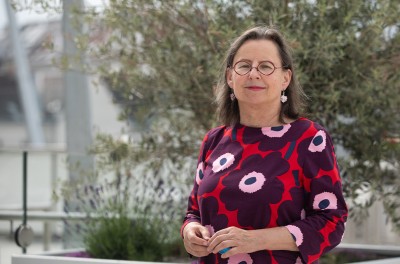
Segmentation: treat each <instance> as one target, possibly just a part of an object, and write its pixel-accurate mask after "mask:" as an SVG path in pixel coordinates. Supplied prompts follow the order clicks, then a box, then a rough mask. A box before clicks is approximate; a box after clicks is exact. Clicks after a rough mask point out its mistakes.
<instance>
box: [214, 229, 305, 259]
mask: <svg viewBox="0 0 400 264" xmlns="http://www.w3.org/2000/svg"><path fill="white" fill-rule="evenodd" d="M223 249H229V250H228V251H226V250H224V251H222V252H221V253H222V254H221V257H222V258H229V257H230V256H233V255H236V254H239V253H252V252H255V251H259V250H290V251H298V250H299V249H298V248H297V246H296V243H295V241H294V239H293V237H292V235H291V234H290V232H289V231H288V229H287V228H286V227H282V226H281V227H273V228H264V229H256V230H244V229H240V228H237V227H233V226H232V227H228V228H225V229H222V230H219V231H218V232H216V233H215V234H214V235H213V236H212V237H211V238H210V240H208V248H207V250H208V252H210V253H211V252H212V253H214V254H216V253H218V252H219V251H221V250H223Z"/></svg>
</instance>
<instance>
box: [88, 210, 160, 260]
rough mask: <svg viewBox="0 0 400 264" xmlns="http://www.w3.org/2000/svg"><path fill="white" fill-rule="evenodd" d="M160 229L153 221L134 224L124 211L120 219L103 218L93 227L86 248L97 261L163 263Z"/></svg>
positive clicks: (89, 231)
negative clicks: (116, 260) (99, 259)
mask: <svg viewBox="0 0 400 264" xmlns="http://www.w3.org/2000/svg"><path fill="white" fill-rule="evenodd" d="M112 209H115V208H112ZM159 228H160V226H157V225H156V224H155V222H152V221H151V220H149V218H142V219H141V218H138V219H135V220H131V219H130V218H129V217H128V215H127V214H126V213H124V212H123V210H121V211H120V213H119V214H118V217H102V218H100V219H98V220H95V221H93V223H92V225H89V228H88V231H87V232H86V233H85V239H84V243H85V248H86V251H87V252H88V253H89V254H90V255H91V256H92V257H94V258H103V259H120V260H145V261H161V260H162V259H163V253H164V252H163V243H162V241H160V240H159Z"/></svg>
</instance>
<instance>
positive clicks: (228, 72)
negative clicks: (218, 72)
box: [226, 68, 233, 88]
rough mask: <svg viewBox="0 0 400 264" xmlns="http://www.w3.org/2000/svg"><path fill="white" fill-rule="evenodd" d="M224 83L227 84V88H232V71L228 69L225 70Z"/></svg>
mask: <svg viewBox="0 0 400 264" xmlns="http://www.w3.org/2000/svg"><path fill="white" fill-rule="evenodd" d="M226 82H227V83H228V85H229V87H231V88H232V87H233V81H232V70H231V69H230V68H228V69H226Z"/></svg>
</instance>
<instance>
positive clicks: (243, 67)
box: [233, 61, 286, 75]
mask: <svg viewBox="0 0 400 264" xmlns="http://www.w3.org/2000/svg"><path fill="white" fill-rule="evenodd" d="M285 67H286V66H282V67H275V65H274V64H273V63H272V62H270V61H262V62H260V63H259V64H258V66H257V67H253V66H252V65H251V64H250V63H249V62H247V61H238V62H236V63H235V65H233V70H234V71H235V72H236V73H237V74H239V75H246V74H248V73H249V72H251V70H252V69H253V68H256V69H257V71H258V72H259V73H261V74H263V75H271V74H273V73H274V71H275V70H276V69H280V68H285Z"/></svg>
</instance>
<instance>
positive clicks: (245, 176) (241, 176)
mask: <svg viewBox="0 0 400 264" xmlns="http://www.w3.org/2000/svg"><path fill="white" fill-rule="evenodd" d="M288 169H289V164H288V162H287V161H286V160H285V159H283V158H282V157H281V154H280V153H278V152H274V153H271V154H269V155H267V156H266V157H264V158H263V157H261V156H260V155H252V156H249V157H248V158H246V159H245V160H244V161H243V163H242V164H241V168H240V169H237V170H234V171H232V172H231V173H230V174H229V175H228V176H226V177H225V178H224V180H223V181H222V184H223V186H224V188H223V190H222V191H221V194H220V199H221V201H222V202H223V203H224V204H225V206H226V208H227V209H228V210H230V211H234V210H238V223H239V224H240V225H241V226H242V227H244V228H264V227H266V226H267V224H268V223H269V220H270V216H271V212H270V208H269V206H268V204H270V203H277V202H279V201H280V200H281V198H282V194H283V191H284V186H283V183H282V182H281V181H279V180H278V179H277V178H276V176H279V175H282V174H283V173H285V172H286V171H287V170H288ZM250 205H251V206H250ZM254 205H256V206H254ZM256 215H257V216H260V215H265V217H258V218H259V219H258V220H257V221H255V218H254V216H256Z"/></svg>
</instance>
